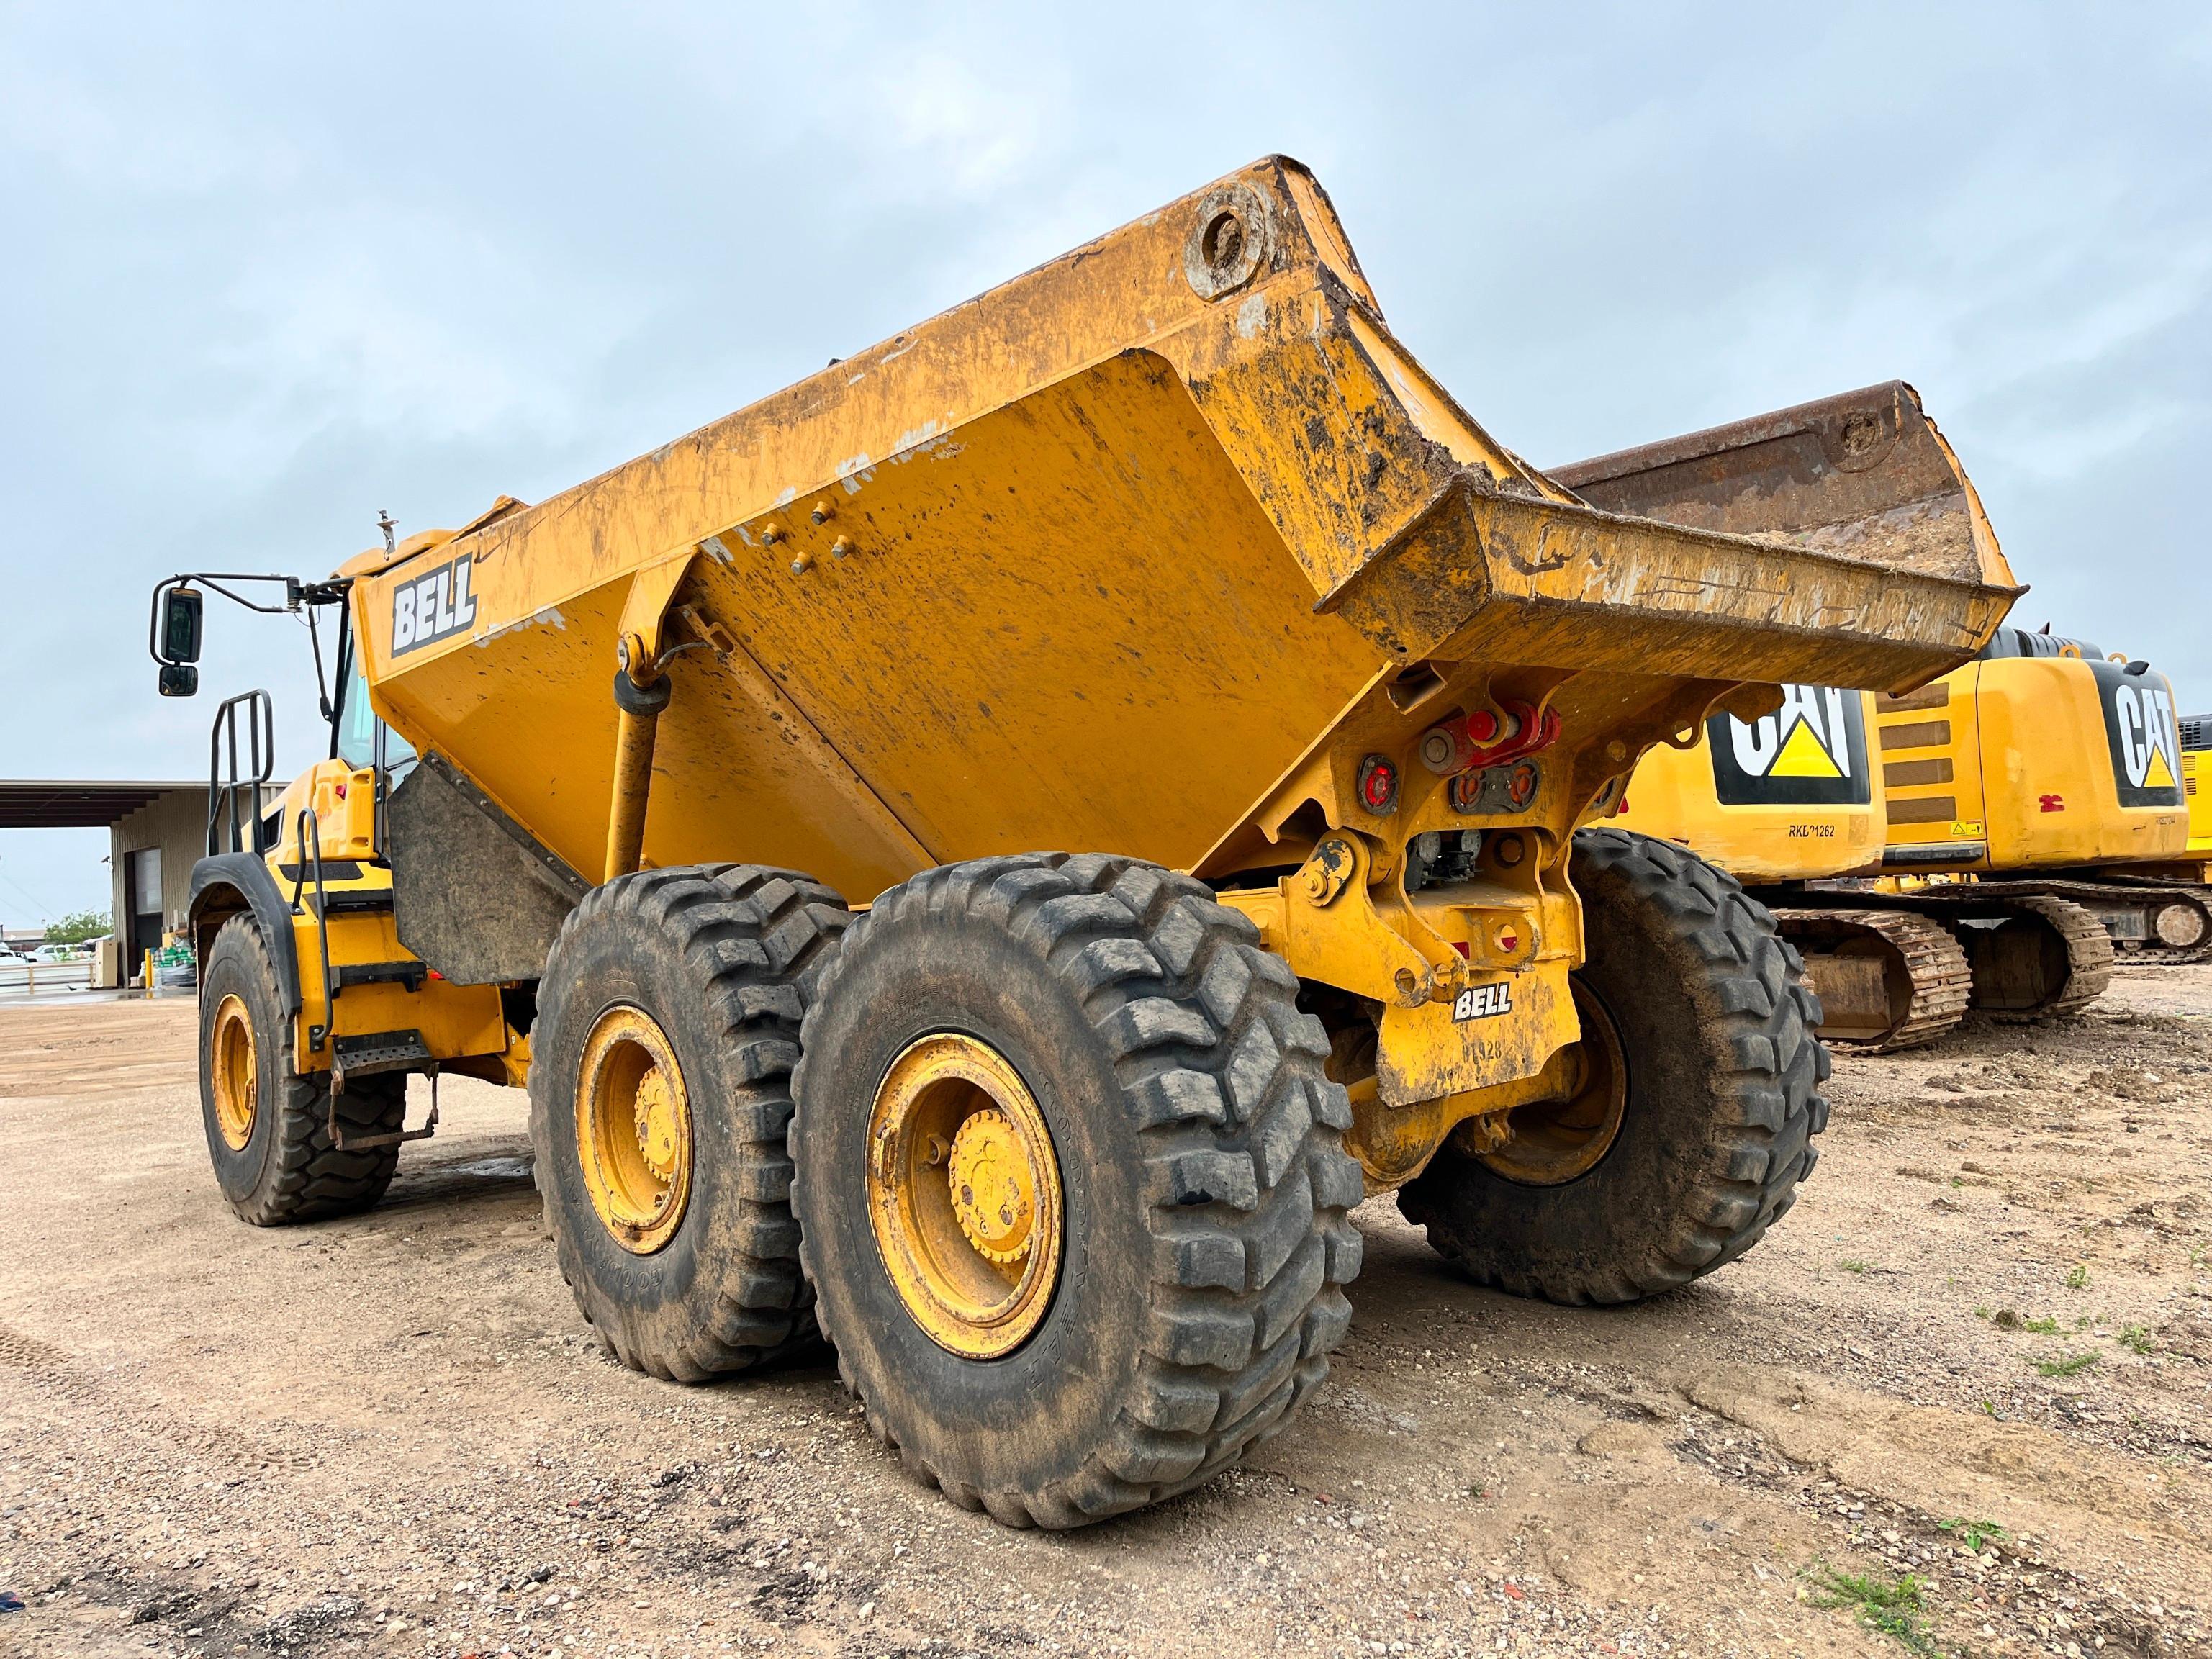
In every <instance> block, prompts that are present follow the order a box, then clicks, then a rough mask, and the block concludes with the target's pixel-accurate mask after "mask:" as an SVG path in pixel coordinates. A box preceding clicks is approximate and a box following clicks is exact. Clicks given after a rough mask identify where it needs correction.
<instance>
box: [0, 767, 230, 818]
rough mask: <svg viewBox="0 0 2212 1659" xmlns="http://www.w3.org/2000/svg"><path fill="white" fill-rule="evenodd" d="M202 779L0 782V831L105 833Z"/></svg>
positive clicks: (196, 786)
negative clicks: (90, 830) (166, 796)
mask: <svg viewBox="0 0 2212 1659" xmlns="http://www.w3.org/2000/svg"><path fill="white" fill-rule="evenodd" d="M206 787H207V781H206V780H205V779H204V778H201V779H194V780H192V781H190V782H158V781H137V782H124V781H117V782H109V781H88V780H83V779H77V780H69V779H52V778H27V779H19V778H7V779H0V829H106V828H108V827H109V826H110V825H112V824H114V823H118V822H120V821H121V820H122V819H124V818H127V817H130V816H131V814H132V813H133V812H135V811H137V810H138V809H139V808H140V807H142V806H144V805H148V804H149V803H150V802H152V801H154V800H156V799H159V798H160V797H161V796H163V795H166V794H169V793H172V792H173V791H175V790H179V789H204V788H206Z"/></svg>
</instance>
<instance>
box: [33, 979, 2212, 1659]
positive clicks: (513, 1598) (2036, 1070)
mask: <svg viewBox="0 0 2212 1659" xmlns="http://www.w3.org/2000/svg"><path fill="white" fill-rule="evenodd" d="M192 1018H193V1010H192V1008H191V1005H190V1004H189V1002H185V1001H178V1002H157V1003H153V1004H145V1003H131V1004H110V1005H105V1006H77V1007H70V1006H59V1007H56V1006H37V1007H35V1008H21V1009H6V1010H0V1292H3V1293H0V1589H7V1590H10V1591H13V1592H14V1593H15V1594H16V1595H20V1596H21V1599H22V1601H24V1602H25V1603H26V1604H27V1605H26V1607H24V1608H23V1610H21V1611H8V1612H0V1650H16V1651H21V1652H26V1653H34V1654H40V1655H57V1656H58V1655H70V1654H87V1653H102V1654H105V1653H126V1652H127V1653H134V1654H137V1653H144V1652H149V1651H151V1652H157V1653H164V1654H167V1653H185V1654H191V1655H207V1656H222V1655H234V1654H246V1655H252V1656H255V1659H264V1656H269V1655H273V1654H276V1653H288V1654H293V1655H310V1654H313V1655H318V1656H319V1655H325V1654H343V1653H369V1654H387V1653H388V1654H393V1655H418V1654H420V1655H440V1656H455V1655H461V1654H478V1655H484V1656H490V1655H495V1654H500V1653H505V1652H509V1651H511V1652H513V1653H514V1654H516V1655H519V1656H545V1659H550V1656H553V1655H563V1656H580V1655H602V1654H605V1655H611V1656H619V1659H629V1656H658V1659H684V1656H693V1659H710V1656H718V1655H722V1654H732V1653H738V1652H771V1653H775V1654H793V1655H801V1654H804V1655H817V1654H818V1655H840V1656H843V1655H851V1656H863V1655H878V1654H881V1655H902V1656H919V1655H925V1654H926V1655H933V1656H935V1655H944V1656H951V1655H955V1654H980V1655H991V1656H1001V1655H1023V1654H1029V1653H1038V1654H1105V1653H1134V1654H1151V1653H1168V1652H1172V1653H1177V1654H1211V1653H1222V1654H1241V1653H1248V1652H1273V1651H1275V1650H1285V1651H1290V1652H1300V1653H1303V1652H1319V1653H1328V1654H1346V1655H1355V1654H1358V1655H1372V1654H1401V1653H1405V1654H1428V1653H1443V1652H1454V1653H1465V1652H1480V1653H1493V1652H1494V1653H1513V1654H1528V1653H1556V1654H1573V1655H1583V1654H1591V1653H1601V1654H1602V1653H1620V1654H1635V1655H1650V1654H1662V1653H1664V1654H1715V1655H1720V1654H1732V1655H1744V1656H1751V1655H1766V1654H1782V1653H1790V1654H1796V1653H1803V1654H1814V1655H1820V1654H1884V1653H1896V1652H1899V1651H1905V1650H1911V1651H1917V1652H1922V1653H1931V1652H1937V1651H1940V1652H1943V1653H1947V1654H1954V1655H1969V1654H1973V1655H1980V1654H2018V1653H2051V1654H2065V1655H2074V1654H2089V1653H2103V1654H2108V1655H2111V1654H2125V1655H2154V1654H2155V1655H2167V1654H2187V1655H2212V1632H2208V1629H2207V1624H2206V1607H2207V1605H2208V1603H2212V1164H2208V1158H2207V1154H2208V1151H2212V968H2200V969H2172V970H2164V971H2160V970H2138V971H2134V972H2128V973H2124V974H2123V975H2121V977H2120V979H2119V980H2118V982H2117V983H2116V985H2115V987H2114V989H2113V992H2112V995H2111V996H2110V997H2109V999H2108V1000H2106V1002H2105V1003H2104V1004H2102V1005H2100V1006H2099V1007H2098V1008H2096V1009H2094V1010H2093V1011H2092V1012H2090V1013H2089V1014H2088V1015H2087V1017H2086V1018H2081V1019H2078V1020H2075V1021H2073V1022H2070V1023H2069V1024H2064V1025H2061V1026H2051V1027H2045V1028H2042V1029H2033V1030H2022V1029H2019V1028H2005V1027H1991V1026H1983V1027H1976V1028H1972V1029H1969V1030H1967V1031H1966V1032H1964V1033H1962V1034H1960V1035H1958V1036H1954V1038H1953V1039H1952V1040H1950V1041H1948V1042H1945V1043H1943V1044H1942V1045H1940V1046H1938V1047H1936V1048H1932V1049H1929V1050H1925V1051H1923V1052H1921V1053H1918V1054H1910V1055H1905V1056H1899V1057H1896V1058H1892V1059H1887V1060H1875V1059H1851V1058H1845V1059H1844V1060H1841V1061H1840V1062H1839V1063H1838V1066H1837V1074H1836V1078H1835V1080H1834V1085H1833V1087H1832V1097H1833V1099H1834V1102H1835V1116H1834V1121H1833V1123H1832V1127H1831V1128H1830V1129H1829V1132H1828V1133H1827V1135H1826V1139H1825V1140H1824V1142H1823V1146H1824V1148H1825V1151H1824V1156H1823V1158H1822V1160H1821V1163H1820V1169H1819V1170H1818V1171H1817V1172H1816V1173H1815V1175H1814V1177H1813V1180H1812V1182H1810V1183H1809V1184H1808V1187H1807V1188H1806V1189H1805V1192H1804V1195H1803V1198H1802V1200H1801V1202H1800V1203H1799V1205H1798V1206H1797V1208H1796V1212H1794V1213H1793V1214H1791V1215H1790V1217H1788V1218H1786V1219H1785V1220H1784V1222H1783V1224H1782V1225H1780V1226H1779V1227H1778V1229H1777V1230H1776V1231H1775V1232H1774V1233H1773V1234H1772V1235H1771V1237H1770V1238H1769V1239H1768V1241H1767V1242H1766V1243H1765V1244H1763V1245H1762V1246H1761V1247H1760V1248H1759V1249H1756V1250H1754V1251H1753V1253H1752V1254H1751V1255H1750V1256H1749V1257H1748V1258H1747V1259H1746V1260H1745V1261H1742V1262H1740V1263H1738V1264H1736V1265H1735V1266H1734V1267H1729V1268H1727V1269H1724V1270H1723V1272H1721V1273H1718V1274H1717V1275H1715V1276H1714V1277H1713V1278H1711V1279H1707V1280H1705V1281H1703V1282H1702V1283H1700V1284H1699V1285H1695V1286H1693V1287H1692V1288H1691V1289H1689V1290H1687V1291H1683V1292H1680V1293H1678V1294H1676V1295H1674V1296H1672V1297H1666V1298H1663V1299H1662V1300H1659V1301H1656V1302H1654V1303H1651V1304H1646V1305H1644V1306H1641V1307H1637V1308H1632V1309H1627V1310H1609V1311H1589V1310H1569V1309H1560V1308H1552V1307H1547V1306H1541V1305H1537V1304H1526V1303H1519V1302H1515V1301H1513V1300H1510V1299H1509V1298H1507V1297H1502V1296H1498V1295H1495V1294H1492V1293H1490V1292H1487V1291H1478V1290H1475V1289H1474V1288H1473V1287H1471V1286H1470V1285H1467V1284H1466V1283H1464V1282H1462V1281H1460V1280H1458V1279H1455V1277H1454V1275H1453V1273H1451V1272H1450V1271H1449V1270H1448V1269H1447V1268H1446V1267H1444V1265H1443V1263H1442V1262H1441V1261H1439V1260H1438V1259H1437V1258H1436V1257H1435V1256H1434V1255H1431V1253H1430V1251H1429V1250H1428V1249H1427V1246H1426V1245H1425V1243H1423V1241H1422V1239H1421V1237H1420V1236H1419V1234H1418V1233H1416V1232H1415V1231H1413V1230H1412V1229H1411V1228H1409V1227H1407V1225H1405V1224H1404V1223H1403V1222H1402V1221H1401V1220H1400V1218H1398V1215H1397V1212H1396V1210H1395V1207H1394V1206H1392V1205H1391V1204H1390V1203H1389V1200H1383V1201H1381V1202H1378V1203H1372V1204H1370V1205H1369V1206H1367V1207H1366V1209H1365V1210H1364V1211H1363V1212H1361V1215H1360V1221H1361V1224H1362V1225H1363V1227H1364V1230H1365V1231H1366V1235H1367V1239H1368V1251H1367V1263H1366V1267H1365V1271H1364V1274H1363V1276H1362V1278H1361V1279H1360V1281H1359V1283H1358V1285H1356V1286H1355V1287H1354V1291H1353V1300H1354V1302H1355V1304H1356V1305H1357V1308H1358V1316H1357V1318H1356V1320H1355V1322H1354V1324H1353V1326H1352V1334H1351V1337H1350V1339H1349V1340H1348V1341H1347V1342H1346V1346H1345V1347H1344V1349H1343V1350H1342V1352H1340V1353H1339V1355H1338V1356H1337V1361H1336V1370H1335V1372H1334V1376H1333V1378H1332V1380H1331V1381H1330V1383H1329V1384H1328V1387H1327V1388H1326V1389H1324V1390H1323V1391H1322V1393H1321V1395H1319V1396H1318V1397H1317V1399H1316V1402H1315V1404H1314V1406H1313V1407H1311V1408H1310V1409H1309V1411H1308V1412H1307V1413H1306V1414H1305V1415H1304V1417H1303V1418H1302V1419H1299V1421H1298V1422H1297V1424H1296V1425H1293V1426H1292V1427H1291V1429H1290V1430H1289V1431H1287V1432H1286V1433H1285V1434H1284V1435H1282V1436H1281V1437H1279V1438H1278V1439H1276V1440H1275V1441H1273V1443H1270V1444H1269V1445H1267V1447H1265V1448H1264V1449H1262V1450H1261V1453H1260V1454H1259V1455H1258V1457H1257V1460H1256V1461H1255V1462H1254V1463H1252V1464H1251V1465H1249V1466H1248V1467H1246V1468H1243V1469H1242V1470H1240V1471H1238V1472H1236V1473H1234V1474H1229V1475H1225V1476H1224V1477H1223V1478H1221V1479H1220V1480H1217V1481H1215V1482H1214V1483H1213V1484H1212V1486H1209V1487H1207V1488H1206V1489H1204V1490H1202V1491H1200V1492H1197V1493H1194V1494H1193V1495H1191V1496H1189V1497H1187V1498H1182V1499H1180V1500H1178V1501H1176V1502H1174V1503H1170V1504H1165V1505H1164V1506H1162V1507H1160V1508H1158V1509H1156V1510H1152V1511H1150V1512H1148V1513H1146V1514H1143V1515H1139V1516H1134V1517H1131V1518H1128V1519H1126V1520H1124V1521H1121V1522H1114V1523H1109V1524H1108V1525H1104V1526H1100V1527H1097V1528H1091V1529H1090V1530H1088V1531H1085V1532H1082V1533H1078V1534H1066V1535H1060V1536H1047V1535H1040V1534H1034V1533H1030V1534H1017V1533H1010V1532H1006V1531H1003V1530H1001V1529H1000V1528H998V1527H997V1526H995V1525H994V1523H993V1522H990V1521H989V1520H988V1519H987V1518H985V1517H983V1516H974V1515H968V1514H964V1513H963V1512H961V1511H960V1510H957V1509H955V1508H953V1507H952V1506H951V1504H948V1503H946V1502H945V1500H944V1499H943V1498H939V1497H938V1496H937V1495H936V1494H934V1493H933V1492H925V1491H923V1490H921V1489H920V1488H918V1487H916V1486H913V1485H911V1484H910V1483H909V1482H908V1480H906V1478H905V1477H904V1476H903V1475H902V1474H901V1473H900V1472H899V1469H898V1468H897V1466H896V1462H894V1461H893V1460H892V1459H891V1458H890V1457H889V1456H888V1455H885V1454H884V1452H882V1451H881V1450H879V1449H878V1448H877V1446H876V1445H875V1444H874V1443H873V1442H872V1441H871V1440H870V1439H869V1437H868V1436H867V1434H866V1431H865V1429H864V1428H863V1427H862V1425H861V1424H860V1421H859V1419H857V1418H856V1417H855V1416H854V1412H853V1409H852V1408H851V1407H850V1406H849V1405H848V1402H847V1401H846V1400H845V1399H844V1398H843V1396H842V1395H841V1393H840V1392H839V1390H838V1388H837V1385H836V1378H835V1376H834V1374H833V1372H832V1371H831V1370H830V1369H829V1367H828V1366H827V1365H826V1364H814V1365H809V1366H804V1367H800V1368H798V1369H793V1370H787V1371H785V1372H782V1373H781V1374H778V1375H775V1376H760V1377H753V1378H747V1379H742V1380H738V1381H733V1382H730V1383H722V1384H718V1385H715V1386H712V1387H708V1388H701V1389H685V1388H680V1387H677V1386H675V1385H672V1384H669V1383H658V1382H653V1381H651V1380H649V1379H647V1378H645V1377H642V1376H635V1375H633V1374H631V1373H629V1372H628V1371H624V1370H621V1369H619V1368H617V1366H615V1365H614V1364H611V1363H610V1362H609V1361H608V1360H606V1359H605V1358H604V1357H603V1356H602V1354H601V1352H600V1351H599V1347H598V1346H597V1344H596V1343H595V1342H594V1341H593V1340H592V1338H591V1336H590V1334H589V1333H588V1331H587V1330H586V1328H585V1327H584V1326H583V1324H582V1323H581V1322H580V1320H579V1318H578V1317H577V1316H576V1314H575V1312H574V1308H573V1306H572V1304H571V1303H570V1301H569V1297H568V1291H567V1290H566V1289H565V1287H564V1286H563V1285H562V1282H561V1278H560V1274H559V1273H558V1271H557V1270H556V1267H555V1266H554V1261H553V1251H552V1248H551V1246H550V1244H549V1243H547V1242H546V1239H545V1237H544V1231H543V1229H542V1226H541V1225H540V1221H539V1215H538V1201H537V1199H536V1197H535V1195H534V1194H533V1192H532V1187H531V1180H530V1163H529V1152H528V1146H527V1142H526V1137H525V1133H524V1115H525V1109H524V1103H523V1101H522V1099H521V1097H520V1096H518V1095H513V1094H511V1093H507V1092H505V1091H499V1090H495V1089H493V1088H490V1087H489V1086H488V1085H476V1084H471V1083H468V1082H460V1083H454V1084H448V1085H447V1088H446V1091H445V1096H444V1101H443V1105H444V1127H442V1128H441V1130H440V1131H439V1133H438V1136H437V1138H436V1139H435V1140H433V1141H430V1142H428V1143H424V1144H421V1145H417V1146H410V1147H409V1148H408V1149H407V1151H406V1153H405V1155H404V1158H403V1160H402V1164H401V1167H400V1174H399V1177H398V1181H397V1182H395V1183H394V1185H393V1187H392V1193H391V1195H390V1198H389V1199H388V1200H387V1201H386V1203H385V1204H384V1205H383V1206H382V1207H380V1209H378V1210H377V1211H375V1212H374V1213H372V1214H369V1215H366V1216H362V1217H359V1218H354V1219H350V1220H347V1221H344V1222H341V1223H337V1224H331V1225H318V1226H312V1227H305V1228H298V1229H291V1230H278V1231H253V1230H252V1229H249V1228H246V1227H245V1226H243V1225H240V1224H238V1223H237V1222H235V1221H234V1220H233V1219H232V1218H231V1216H230V1214H229V1212H228V1210H227V1209H225V1207H224V1206H223V1205H222V1202H221V1200H220V1199H219V1198H218V1197H217V1195H216V1190H215V1187H214V1184H213V1182H212V1180H211V1178H210V1175H209V1172H208V1168H207V1160H206V1155H205V1152H204V1146H203V1142H202V1139H201V1130H200V1121H199V1109H198V1105H197V1095H196V1091H195V1089H194V1085H193V1082H192V1076H191V1048H192V1044H191V1022H192ZM419 1109H420V1108H419V1103H418V1107H417V1111H418V1113H419ZM1837 1573H1843V1574H1850V1575H1855V1576H1857V1577H1858V1579H1859V1580H1860V1583H1861V1588H1862V1589H1864V1590H1865V1591H1868V1592H1869V1593H1871V1592H1875V1591H1881V1590H1886V1589H1887V1587H1889V1586H1891V1585H1893V1583H1896V1582H1897V1580H1898V1578H1899V1575H1901V1574H1906V1573H1909V1574H1911V1575H1912V1576H1913V1577H1915V1579H1916V1580H1917V1602H1918V1605H1917V1607H1915V1606H1913V1605H1912V1601H1913V1599H1914V1598H1913V1592H1912V1590H1911V1589H1908V1590H1907V1591H1906V1592H1905V1596H1904V1600H1903V1602H1902V1603H1901V1604H1900V1605H1897V1606H1893V1607H1881V1606H1879V1605H1872V1604H1870V1603H1869V1601H1867V1599H1866V1598H1865V1596H1860V1597H1858V1598H1857V1599H1856V1600H1854V1599H1852V1598H1851V1597H1850V1595H1845V1596H1844V1605H1842V1606H1826V1605H1823V1603H1825V1602H1832V1601H1836V1600H1837V1599H1838V1593H1837V1592H1836V1591H1835V1590H1834V1589H1833V1588H1832V1587H1833V1586H1834V1585H1835V1583H1836V1582H1837V1581H1836V1580H1834V1579H1833V1578H1832V1577H1830V1575H1832V1574H1837ZM1881 1624H1887V1625H1888V1626H1891V1627H1892V1632H1893V1633H1889V1632H1884V1631H1882V1630H1881V1629H1879V1628H1877V1627H1876V1626H1878V1625H1881Z"/></svg>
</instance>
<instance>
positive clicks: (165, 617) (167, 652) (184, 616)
mask: <svg viewBox="0 0 2212 1659" xmlns="http://www.w3.org/2000/svg"><path fill="white" fill-rule="evenodd" d="M201 603H202V600H201V596H200V591H199V589H197V587H172V588H169V589H168V590H167V591H166V592H163V593H162V595H161V649H160V650H159V651H157V652H156V653H155V655H156V656H158V657H159V658H161V660H162V661H163V662H165V663H188V662H197V661H198V660H199V659H200V605H201ZM198 683H199V676H198V675H197V674H195V675H193V676H192V684H193V689H194V690H197V687H198ZM161 695H162V696H168V697H188V696H191V691H172V690H169V681H168V677H167V675H164V676H163V677H162V679H161Z"/></svg>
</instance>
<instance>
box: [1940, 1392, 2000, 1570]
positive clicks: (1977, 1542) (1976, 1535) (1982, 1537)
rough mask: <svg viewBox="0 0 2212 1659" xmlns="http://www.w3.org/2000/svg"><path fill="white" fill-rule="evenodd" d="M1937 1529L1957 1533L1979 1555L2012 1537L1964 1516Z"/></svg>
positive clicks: (1996, 1527)
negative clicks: (1988, 1545)
mask: <svg viewBox="0 0 2212 1659" xmlns="http://www.w3.org/2000/svg"><path fill="white" fill-rule="evenodd" d="M1982 1403H1983V1404H1984V1405H1987V1404H1988V1403H1989V1402H1988V1401H1983V1402H1982ZM1936 1530H1937V1531H1939V1532H1951V1533H1956V1534H1958V1535H1959V1541H1960V1543H1962V1544H1964V1545H1965V1546H1966V1547H1967V1548H1968V1549H1970V1550H1972V1551H1973V1553H1975V1554H1977V1555H1979V1554H1980V1553H1982V1546H1983V1545H1984V1544H1985V1543H1987V1542H1988V1541H1990V1540H1991V1539H1993V1538H2006V1537H2009V1536H2010V1535H2011V1534H2008V1533H2007V1532H2006V1531H2005V1529H2004V1528H2002V1527H2001V1526H1999V1525H1997V1523H1996V1522H1994V1521H1969V1520H1966V1518H1965V1517H1964V1516H1959V1517H1954V1519H1952V1520H1949V1521H1938V1522H1936Z"/></svg>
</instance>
